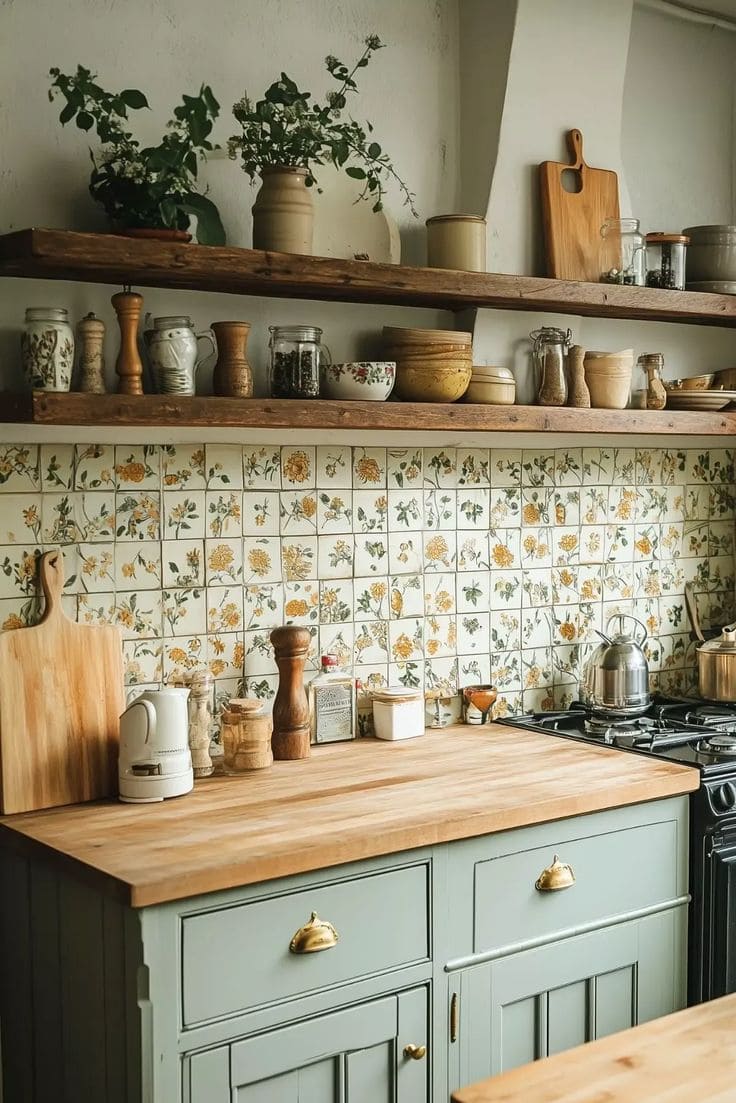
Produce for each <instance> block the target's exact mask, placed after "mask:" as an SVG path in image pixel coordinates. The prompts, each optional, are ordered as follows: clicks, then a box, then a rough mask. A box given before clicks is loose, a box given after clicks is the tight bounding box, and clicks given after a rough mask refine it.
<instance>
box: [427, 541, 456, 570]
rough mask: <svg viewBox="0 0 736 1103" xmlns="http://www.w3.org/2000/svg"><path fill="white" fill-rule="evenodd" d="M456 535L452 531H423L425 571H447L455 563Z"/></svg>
mask: <svg viewBox="0 0 736 1103" xmlns="http://www.w3.org/2000/svg"><path fill="white" fill-rule="evenodd" d="M456 550H457V537H456V534H455V533H454V532H437V533H430V532H425V533H424V569H425V571H449V570H452V568H453V566H454V564H455V555H456Z"/></svg>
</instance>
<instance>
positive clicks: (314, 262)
mask: <svg viewBox="0 0 736 1103" xmlns="http://www.w3.org/2000/svg"><path fill="white" fill-rule="evenodd" d="M0 275H4V276H21V277H35V278H40V279H54V280H84V281H87V282H90V283H109V284H118V285H119V284H130V285H134V286H139V287H172V288H184V289H187V290H191V291H219V292H221V293H228V294H245V295H262V296H271V297H274V296H275V297H279V296H280V297H283V298H298V299H317V300H327V301H338V302H352V303H383V304H387V305H399V306H419V307H434V308H436V309H441V310H463V309H465V308H468V307H481V306H485V307H496V308H499V309H504V310H536V311H542V312H553V313H557V314H575V315H587V316H591V317H598V318H629V319H632V318H634V319H642V320H648V321H652V322H688V323H692V324H695V325H715V326H734V325H736V297H734V296H730V295H702V294H700V293H696V292H692V291H662V290H658V289H655V288H646V287H620V286H617V285H612V284H603V283H568V282H565V281H564V280H550V279H542V278H537V277H535V276H503V275H496V274H494V273H486V272H482V273H481V272H454V271H449V270H447V269H443V268H409V267H406V266H404V265H395V264H373V263H370V262H368V261H354V260H335V259H332V258H329V257H302V256H297V255H294V254H291V253H266V252H262V251H259V250H256V249H234V248H229V247H223V248H215V247H211V246H202V245H179V244H170V243H168V242H158V241H139V240H137V239H132V238H125V237H117V236H115V235H113V234H79V233H74V232H72V231H70V230H19V231H17V232H16V233H12V234H4V235H2V236H0Z"/></svg>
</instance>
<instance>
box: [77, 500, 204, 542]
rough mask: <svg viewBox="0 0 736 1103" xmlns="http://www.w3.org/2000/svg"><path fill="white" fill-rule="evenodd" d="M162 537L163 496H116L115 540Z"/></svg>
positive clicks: (155, 538) (157, 538)
mask: <svg viewBox="0 0 736 1103" xmlns="http://www.w3.org/2000/svg"><path fill="white" fill-rule="evenodd" d="M96 496H97V495H95V497H96ZM87 497H88V498H89V497H92V495H87ZM192 535H196V534H195V533H193V534H192ZM160 537H161V495H160V494H159V493H158V492H157V491H144V492H143V493H136V494H131V493H128V492H125V493H117V494H116V495H115V538H116V539H117V540H159V539H160Z"/></svg>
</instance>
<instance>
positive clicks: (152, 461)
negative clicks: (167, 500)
mask: <svg viewBox="0 0 736 1103" xmlns="http://www.w3.org/2000/svg"><path fill="white" fill-rule="evenodd" d="M115 480H116V486H117V489H118V490H160V489H161V457H160V455H159V450H158V446H157V445H155V444H141V445H134V446H130V445H116V447H115Z"/></svg>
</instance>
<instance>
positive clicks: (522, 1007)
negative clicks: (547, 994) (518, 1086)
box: [498, 996, 540, 1069]
mask: <svg viewBox="0 0 736 1103" xmlns="http://www.w3.org/2000/svg"><path fill="white" fill-rule="evenodd" d="M539 999H540V998H539V996H529V997H527V999H525V1000H516V1002H515V1003H508V1004H506V1006H505V1007H503V1008H501V1011H500V1015H499V1016H498V1018H499V1019H500V1026H501V1031H502V1033H503V1067H504V1069H513V1068H516V1066H517V1065H525V1064H527V1062H528V1061H533V1060H534V1058H535V1057H536V1055H537V1034H538V1030H539V1027H538V1020H539Z"/></svg>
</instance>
